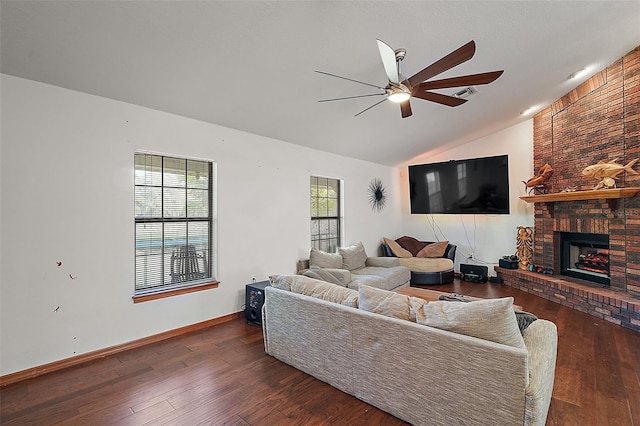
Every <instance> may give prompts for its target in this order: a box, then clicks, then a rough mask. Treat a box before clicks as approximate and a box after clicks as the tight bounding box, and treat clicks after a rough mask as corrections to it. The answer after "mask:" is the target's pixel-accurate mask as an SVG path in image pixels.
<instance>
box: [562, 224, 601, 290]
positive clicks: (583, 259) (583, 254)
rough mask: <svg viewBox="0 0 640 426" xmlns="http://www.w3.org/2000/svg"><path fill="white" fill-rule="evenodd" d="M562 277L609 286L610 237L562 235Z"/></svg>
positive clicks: (582, 234)
mask: <svg viewBox="0 0 640 426" xmlns="http://www.w3.org/2000/svg"><path fill="white" fill-rule="evenodd" d="M560 246H561V250H560V253H561V256H560V266H561V271H562V272H561V273H562V275H567V276H570V277H574V278H580V279H583V280H588V281H592V282H595V283H599V284H605V285H609V236H608V235H606V234H587V233H577V232H561V233H560Z"/></svg>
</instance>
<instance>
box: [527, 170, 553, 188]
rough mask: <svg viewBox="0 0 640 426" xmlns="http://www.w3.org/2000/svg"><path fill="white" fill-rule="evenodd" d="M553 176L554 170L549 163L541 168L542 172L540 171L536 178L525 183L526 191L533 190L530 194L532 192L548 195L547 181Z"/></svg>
mask: <svg viewBox="0 0 640 426" xmlns="http://www.w3.org/2000/svg"><path fill="white" fill-rule="evenodd" d="M552 175H553V168H552V167H551V165H549V163H546V164H545V165H544V166H542V167H541V168H540V170H538V174H537V175H536V176H534V177H532V178H531V179H529V180H528V181H526V182H524V181H523V183H524V186H525V189H526V188H531V189H529V193H531V191H534V192H537V193H538V194H546V192H547V190H548V186H547V181H548V180H549V179H550V178H551V176H552Z"/></svg>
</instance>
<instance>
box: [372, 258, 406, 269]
mask: <svg viewBox="0 0 640 426" xmlns="http://www.w3.org/2000/svg"><path fill="white" fill-rule="evenodd" d="M365 265H366V266H378V267H381V268H392V267H394V266H400V261H399V260H398V258H397V257H367V261H366V262H365Z"/></svg>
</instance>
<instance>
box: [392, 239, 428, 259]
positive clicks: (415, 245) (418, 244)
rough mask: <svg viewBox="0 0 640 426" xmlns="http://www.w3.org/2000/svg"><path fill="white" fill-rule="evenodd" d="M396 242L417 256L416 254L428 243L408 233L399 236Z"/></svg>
mask: <svg viewBox="0 0 640 426" xmlns="http://www.w3.org/2000/svg"><path fill="white" fill-rule="evenodd" d="M396 242H397V243H398V244H400V246H401V247H402V248H404V249H405V250H408V251H409V252H410V253H411V255H412V256H415V255H416V254H418V252H419V251H420V250H422V249H423V248H424V246H426V245H427V244H426V243H423V242H422V241H418V240H416V239H415V238H413V237H409V236H407V235H405V236H404V237H400V238H398V239H397V240H396Z"/></svg>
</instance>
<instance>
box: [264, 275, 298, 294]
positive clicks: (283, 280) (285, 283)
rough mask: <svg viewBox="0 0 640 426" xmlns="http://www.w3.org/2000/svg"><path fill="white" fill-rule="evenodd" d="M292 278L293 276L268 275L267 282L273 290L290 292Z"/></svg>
mask: <svg viewBox="0 0 640 426" xmlns="http://www.w3.org/2000/svg"><path fill="white" fill-rule="evenodd" d="M293 277H294V276H293V275H270V276H269V282H270V283H271V285H272V286H273V287H275V288H279V289H281V290H287V291H291V283H292V282H293Z"/></svg>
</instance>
